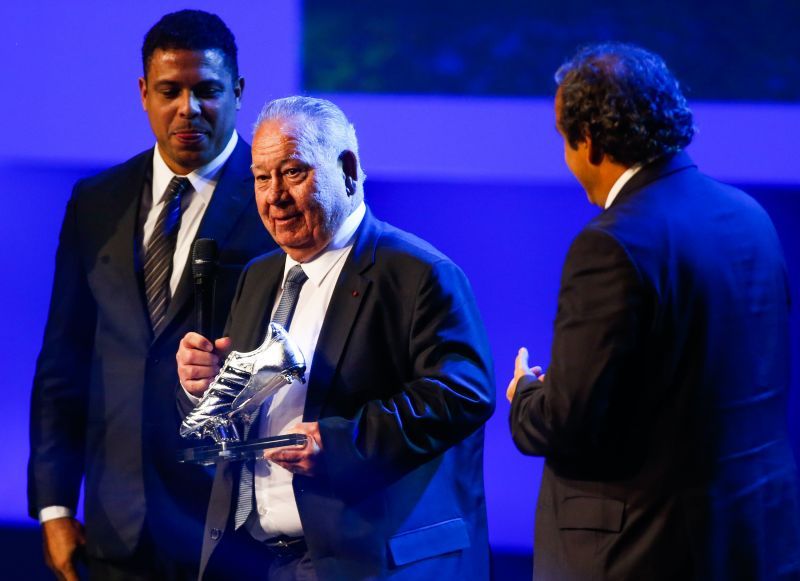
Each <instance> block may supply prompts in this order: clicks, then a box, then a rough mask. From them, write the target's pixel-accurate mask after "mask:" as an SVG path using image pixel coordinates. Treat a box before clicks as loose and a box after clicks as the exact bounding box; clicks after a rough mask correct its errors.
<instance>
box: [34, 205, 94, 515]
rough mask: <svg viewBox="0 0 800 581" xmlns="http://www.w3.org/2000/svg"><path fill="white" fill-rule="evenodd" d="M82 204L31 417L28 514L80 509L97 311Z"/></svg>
mask: <svg viewBox="0 0 800 581" xmlns="http://www.w3.org/2000/svg"><path fill="white" fill-rule="evenodd" d="M76 205H77V201H76V198H75V196H74V195H73V197H72V199H71V200H70V201H69V203H68V204H67V210H66V215H65V217H64V223H63V225H62V228H61V235H60V238H59V243H58V250H57V252H56V269H55V277H54V281H53V292H52V297H51V300H50V312H49V315H48V319H47V326H46V328H45V335H44V341H43V345H42V350H41V352H40V354H39V358H38V360H37V364H36V374H35V376H34V381H33V393H32V398H31V417H30V459H29V463H28V510H29V512H30V514H31V516H33V517H34V518H36V517H37V516H38V511H39V510H40V509H41V508H44V507H46V506H53V505H59V506H66V507H70V508H72V509H73V510H74V509H75V507H76V505H77V503H78V494H79V491H80V483H81V479H82V477H83V467H84V442H85V432H86V421H87V415H86V409H87V397H88V389H89V381H90V378H89V373H90V371H89V370H90V362H91V356H92V349H93V340H94V331H95V323H96V318H97V314H96V305H95V303H94V299H93V297H92V294H91V292H90V289H89V286H88V282H87V276H86V270H85V267H84V264H83V261H82V259H81V253H80V247H79V240H78V233H79V228H78V224H77V210H76Z"/></svg>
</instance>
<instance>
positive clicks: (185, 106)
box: [180, 91, 200, 118]
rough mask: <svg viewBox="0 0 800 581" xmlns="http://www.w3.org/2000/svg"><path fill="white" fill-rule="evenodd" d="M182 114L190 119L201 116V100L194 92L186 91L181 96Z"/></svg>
mask: <svg viewBox="0 0 800 581" xmlns="http://www.w3.org/2000/svg"><path fill="white" fill-rule="evenodd" d="M180 114H181V115H182V116H183V117H188V118H191V117H197V116H198V115H200V99H198V98H197V96H196V95H195V94H194V93H193V92H192V91H184V93H183V95H182V96H181V102H180Z"/></svg>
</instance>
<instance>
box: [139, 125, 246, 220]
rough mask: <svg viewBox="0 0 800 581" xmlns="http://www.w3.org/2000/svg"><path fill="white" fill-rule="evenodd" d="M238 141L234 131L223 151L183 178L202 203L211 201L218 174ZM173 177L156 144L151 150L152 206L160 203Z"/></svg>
mask: <svg viewBox="0 0 800 581" xmlns="http://www.w3.org/2000/svg"><path fill="white" fill-rule="evenodd" d="M238 141H239V136H238V134H237V133H236V131H234V132H233V134H232V135H231V138H230V139H229V140H228V145H226V146H225V149H223V150H222V152H221V153H220V154H219V155H218V156H217V157H215V158H214V159H212V160H211V161H210V162H208V163H207V164H206V165H204V166H202V167H199V168H197V169H196V170H194V171H192V172H190V173H188V174H187V175H186V176H185V177H187V178H188V179H189V183H191V184H192V188H193V189H194V191H195V192H196V195H198V196H200V198H201V199H202V200H203V201H204V202H206V203H208V202H210V201H211V194H213V193H214V187H215V186H216V185H217V178H218V177H219V172H220V170H221V169H222V166H223V165H224V164H225V162H226V161H228V158H229V157H230V156H231V154H232V153H233V150H234V149H235V148H236V144H237V143H238ZM175 175H176V174H175V173H174V172H173V171H172V170H171V169H169V167H167V162H165V161H164V158H163V157H161V152H160V151H159V150H158V144H156V146H155V148H154V149H153V206H155V205H156V204H158V203H159V202H160V201H161V196H162V195H163V194H164V191H165V190H166V189H167V186H168V185H169V182H170V180H171V179H172V178H173V177H174V176H175Z"/></svg>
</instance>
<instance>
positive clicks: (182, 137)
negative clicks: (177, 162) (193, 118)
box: [172, 128, 208, 145]
mask: <svg viewBox="0 0 800 581" xmlns="http://www.w3.org/2000/svg"><path fill="white" fill-rule="evenodd" d="M172 135H173V136H174V137H175V139H177V140H178V142H180V143H183V144H185V145H196V144H198V143H201V142H202V141H203V140H204V139H205V138H206V137H207V136H208V133H207V132H206V131H203V130H201V129H191V128H189V129H177V130H175V131H173V132H172Z"/></svg>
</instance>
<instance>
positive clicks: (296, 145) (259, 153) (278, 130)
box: [252, 120, 306, 167]
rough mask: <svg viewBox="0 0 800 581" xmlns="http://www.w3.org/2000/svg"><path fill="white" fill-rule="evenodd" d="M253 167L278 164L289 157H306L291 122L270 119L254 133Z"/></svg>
mask: <svg viewBox="0 0 800 581" xmlns="http://www.w3.org/2000/svg"><path fill="white" fill-rule="evenodd" d="M252 149H253V167H267V166H271V165H277V164H280V163H281V162H283V161H285V160H288V159H305V158H306V156H304V155H303V151H302V145H301V143H300V141H299V140H298V139H297V136H296V132H295V128H294V126H293V125H292V124H291V123H287V122H285V121H279V120H270V121H265V122H264V123H262V124H261V125H260V126H259V128H258V130H257V131H256V132H255V135H253V146H252Z"/></svg>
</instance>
